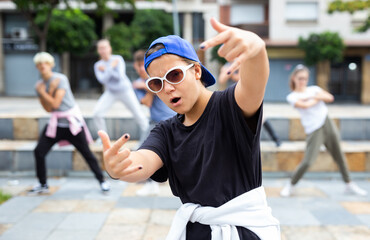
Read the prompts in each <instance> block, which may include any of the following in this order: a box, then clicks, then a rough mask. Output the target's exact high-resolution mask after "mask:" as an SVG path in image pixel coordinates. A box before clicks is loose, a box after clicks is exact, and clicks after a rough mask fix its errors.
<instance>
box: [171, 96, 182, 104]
mask: <svg viewBox="0 0 370 240" xmlns="http://www.w3.org/2000/svg"><path fill="white" fill-rule="evenodd" d="M179 100H180V98H179V97H176V98H172V99H171V103H177V102H178V101H179Z"/></svg>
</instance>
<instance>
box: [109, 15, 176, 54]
mask: <svg viewBox="0 0 370 240" xmlns="http://www.w3.org/2000/svg"><path fill="white" fill-rule="evenodd" d="M170 34H173V20H172V16H171V15H170V14H168V13H166V12H164V11H162V10H150V9H146V10H136V11H135V15H134V18H133V20H132V22H131V24H130V25H129V26H128V25H126V24H124V23H119V24H116V25H114V26H112V27H111V28H109V29H108V30H107V31H106V32H105V33H104V36H105V37H106V38H108V39H109V40H110V42H111V45H112V48H113V50H114V53H115V54H120V55H122V56H123V57H124V58H125V59H132V53H133V52H134V51H135V50H138V49H146V48H148V47H149V45H150V43H151V42H152V41H154V40H155V39H157V38H158V37H161V36H166V35H170Z"/></svg>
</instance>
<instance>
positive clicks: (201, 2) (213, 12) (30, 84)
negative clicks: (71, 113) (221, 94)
mask: <svg viewBox="0 0 370 240" xmlns="http://www.w3.org/2000/svg"><path fill="white" fill-rule="evenodd" d="M71 4H72V6H73V4H76V3H73V1H71ZM135 6H136V8H137V9H161V10H164V11H166V12H168V13H172V12H174V10H176V11H177V12H178V16H179V20H180V24H179V25H180V27H179V29H180V31H181V36H182V37H184V38H185V39H187V40H188V41H190V42H191V43H192V44H194V46H199V44H200V43H201V42H202V41H204V39H206V38H209V37H210V36H212V35H213V34H214V33H213V32H212V30H211V28H210V27H205V26H206V25H207V23H209V19H210V18H211V17H216V18H218V13H219V8H218V4H217V1H216V0H177V1H176V4H173V3H172V2H170V1H145V0H142V1H139V0H138V1H136V3H135ZM59 7H60V8H64V6H59ZM75 7H79V8H80V9H82V10H83V11H84V12H85V13H86V14H88V15H89V16H90V17H91V18H92V19H93V20H94V21H95V24H96V28H97V29H96V31H97V35H98V36H99V37H102V33H103V32H104V31H105V30H106V29H108V28H109V27H110V26H112V25H113V24H115V23H118V22H120V21H124V22H125V23H129V22H130V21H131V20H132V18H133V10H132V9H131V8H130V7H129V6H128V7H125V6H121V5H117V4H114V3H113V2H112V3H110V4H109V7H111V8H112V9H114V11H115V12H116V16H115V17H113V16H112V15H110V14H106V15H104V16H97V15H95V14H94V10H95V8H94V6H93V5H91V4H90V5H84V4H79V5H78V6H75ZM143 28H145V26H143ZM0 29H1V31H0V34H1V36H0V46H1V47H0V94H1V95H6V96H35V94H36V93H35V91H34V85H35V83H36V81H37V80H38V79H39V75H38V72H37V70H36V68H35V66H34V64H33V62H32V58H33V56H34V54H35V53H36V52H37V51H38V49H39V48H38V45H37V44H36V43H35V42H34V40H33V38H32V36H31V34H32V29H31V27H30V24H29V23H28V22H27V20H26V19H25V18H24V17H23V16H22V14H21V13H20V12H19V11H18V10H17V9H16V6H15V4H14V3H13V2H12V1H9V0H0ZM206 54H208V53H206ZM206 54H204V53H203V52H199V57H200V58H201V59H202V61H204V62H207V61H208V59H209V57H208V56H207V55H206ZM54 56H55V58H56V68H55V71H61V72H63V73H65V74H66V75H67V76H69V79H70V83H71V87H72V90H73V91H74V92H76V93H87V94H89V93H91V92H95V91H101V86H100V84H98V82H97V81H96V79H95V76H94V72H93V64H94V62H95V61H97V60H98V58H97V54H96V52H95V50H94V49H93V50H92V51H91V52H90V53H88V54H86V55H85V56H83V57H80V56H72V55H70V54H67V53H66V54H62V55H61V56H59V55H57V54H54ZM126 64H127V73H128V75H129V77H130V78H131V79H132V80H133V79H134V78H135V77H136V76H135V72H134V70H133V68H132V63H131V62H126ZM211 65H212V64H210V68H212V66H211ZM213 66H214V67H216V69H215V70H217V66H216V65H214V64H213ZM85 96H86V95H85Z"/></svg>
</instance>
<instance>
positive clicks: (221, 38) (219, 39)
mask: <svg viewBox="0 0 370 240" xmlns="http://www.w3.org/2000/svg"><path fill="white" fill-rule="evenodd" d="M211 25H212V27H213V29H215V30H216V31H217V32H218V33H219V34H217V35H216V36H215V37H213V38H211V39H208V40H207V41H204V42H203V43H202V44H200V49H202V50H206V49H208V48H210V47H214V46H217V45H219V44H222V43H224V42H225V41H226V40H227V39H228V38H229V35H228V34H227V33H226V32H225V31H226V30H228V29H229V28H230V27H229V26H226V25H224V24H222V23H220V22H219V21H217V20H216V19H214V18H211Z"/></svg>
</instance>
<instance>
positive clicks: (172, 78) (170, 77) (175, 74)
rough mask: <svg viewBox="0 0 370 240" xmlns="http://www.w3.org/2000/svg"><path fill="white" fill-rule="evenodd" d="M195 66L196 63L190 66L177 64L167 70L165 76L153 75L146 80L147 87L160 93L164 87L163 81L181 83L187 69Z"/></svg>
mask: <svg viewBox="0 0 370 240" xmlns="http://www.w3.org/2000/svg"><path fill="white" fill-rule="evenodd" d="M193 66H194V63H192V64H189V65H188V66H176V67H173V68H171V69H170V70H168V71H167V73H166V74H165V75H164V77H163V78H161V77H151V78H149V79H148V80H146V82H145V83H146V87H147V88H148V89H149V90H150V91H151V92H153V93H159V92H160V91H162V89H163V85H164V84H163V81H166V82H168V83H170V84H179V83H181V82H182V81H183V80H184V79H185V76H186V71H187V70H189V69H190V68H191V67H193Z"/></svg>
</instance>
